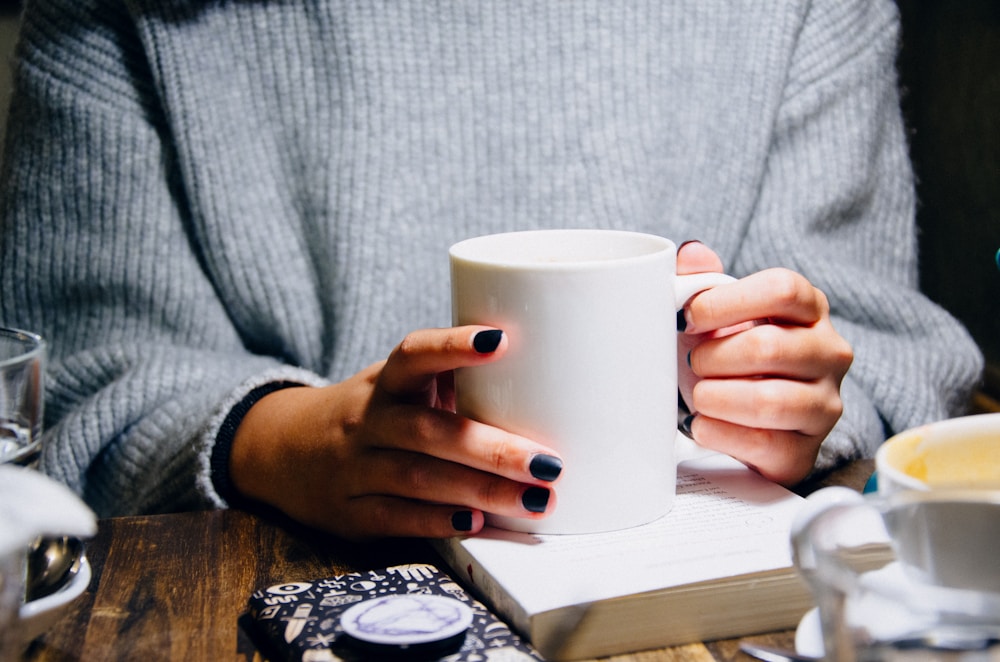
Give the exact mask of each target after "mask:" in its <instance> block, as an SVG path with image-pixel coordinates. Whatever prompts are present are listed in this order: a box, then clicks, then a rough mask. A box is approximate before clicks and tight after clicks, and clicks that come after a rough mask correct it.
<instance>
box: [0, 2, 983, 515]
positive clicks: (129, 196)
mask: <svg viewBox="0 0 1000 662" xmlns="http://www.w3.org/2000/svg"><path fill="white" fill-rule="evenodd" d="M896 40H897V16H896V12H895V8H894V6H893V4H892V3H891V2H889V1H888V0H872V1H868V2H865V1H861V0H857V1H855V0H813V1H811V2H810V1H808V0H781V1H778V0H774V1H767V2H761V1H760V0H746V1H745V2H733V1H723V0H697V1H691V2H673V1H667V0H635V1H630V2H624V1H623V2H618V1H611V0H572V1H570V0H565V1H563V0H497V1H492V0H358V1H349V0H340V1H338V0H254V1H247V2H235V1H233V2H217V1H209V0H202V1H197V0H170V1H161V2H156V1H154V0H128V1H127V2H121V1H115V0H28V2H27V7H26V11H25V16H24V27H23V33H22V37H21V42H20V44H19V47H18V51H17V53H18V58H19V59H18V61H17V63H16V67H17V69H16V89H15V98H14V102H13V105H12V108H11V113H10V125H9V130H8V142H7V145H6V152H5V157H4V161H3V173H2V179H0V186H2V188H0V192H2V232H0V297H2V298H0V322H2V323H4V324H8V325H16V326H20V327H26V328H29V329H33V330H36V331H39V332H41V333H42V334H44V335H45V336H46V337H47V338H48V340H49V341H50V343H51V363H50V367H49V372H48V377H49V382H48V386H47V389H46V393H47V411H46V414H47V415H46V424H47V426H48V436H47V438H46V444H47V445H46V448H45V450H44V457H43V466H44V468H45V470H46V471H48V472H49V473H50V474H52V475H54V476H56V477H57V478H58V479H60V480H62V481H64V482H66V483H67V484H69V485H70V486H71V487H72V488H74V489H75V490H77V491H78V492H79V493H81V494H82V495H83V496H84V497H85V498H86V500H87V501H88V502H89V503H90V504H91V505H92V506H93V507H94V508H95V509H96V510H97V512H98V513H100V514H101V515H112V514H121V513H135V512H151V511H161V510H175V509H180V508H190V507H199V506H207V505H224V501H223V500H222V499H221V498H220V496H219V494H218V493H217V491H216V490H215V488H214V486H213V482H212V480H211V477H210V469H209V458H210V457H211V451H212V448H213V444H214V443H215V440H216V437H217V435H218V432H219V427H220V425H221V424H222V421H223V420H224V419H225V417H226V414H227V413H228V412H229V411H230V410H231V409H232V408H233V406H234V404H235V403H237V402H239V401H240V400H241V399H242V398H243V396H244V395H245V394H247V393H248V392H249V391H250V390H251V389H253V388H255V387H257V386H259V385H261V384H267V383H270V382H273V381H278V380H291V381H295V382H300V383H307V384H322V383H326V382H327V381H329V380H339V379H342V378H344V377H346V376H348V375H350V374H353V373H354V372H355V371H357V370H358V369H359V368H361V367H363V366H366V365H368V364H369V363H371V362H373V361H376V360H379V359H381V358H384V357H385V356H387V354H388V352H389V351H390V350H391V349H392V347H393V346H394V345H395V344H396V343H397V342H398V341H399V340H401V339H402V337H403V336H404V335H405V334H406V333H407V332H408V331H411V330H414V329H417V328H423V327H430V326H447V325H448V324H449V322H450V315H449V303H448V298H449V294H448V293H449V285H448V265H447V249H448V246H449V245H450V244H451V243H452V242H455V241H457V240H460V239H463V238H466V237H469V236H473V235H479V234H484V233H489V232H498V231H505V230H515V229H524V228H535V227H571V226H586V227H591V226H598V227H611V228H626V229H634V230H641V231H647V232H653V233H657V234H662V235H665V236H669V237H671V238H674V239H677V240H685V239H689V238H697V239H700V240H702V241H703V242H705V243H706V244H708V245H709V246H711V247H712V248H714V249H715V250H716V251H718V252H719V254H720V255H721V256H722V258H723V260H724V262H725V263H726V267H727V269H728V270H729V271H730V272H731V273H733V274H735V275H745V274H747V273H750V272H753V271H757V270H760V269H763V268H766V267H772V266H777V265H783V266H787V267H790V268H792V269H795V270H797V271H799V272H801V273H803V274H805V275H806V276H807V277H808V278H809V279H810V280H811V281H812V282H813V283H814V284H815V285H817V286H818V287H820V288H821V289H823V290H824V291H825V292H826V293H827V294H828V296H829V297H830V300H831V304H832V309H833V315H834V324H835V326H836V328H837V330H838V331H839V332H840V333H841V334H842V335H844V336H845V337H846V338H847V339H848V340H849V341H851V343H852V344H853V346H854V348H855V352H856V361H855V364H854V366H853V367H852V369H851V371H850V373H849V375H848V377H847V380H846V382H845V383H844V386H843V395H844V399H845V403H846V412H845V414H844V416H843V418H842V420H841V421H840V423H839V424H838V426H837V427H836V429H835V430H834V431H833V433H832V434H831V435H830V437H829V438H828V439H827V440H826V442H825V443H824V447H823V450H822V453H821V457H820V460H819V463H820V464H819V466H820V467H827V466H830V465H831V464H833V463H834V462H836V461H837V460H838V459H843V458H849V457H857V456H861V455H868V454H871V453H872V451H873V450H874V449H875V447H876V446H877V445H878V444H879V443H880V442H881V441H882V440H883V438H884V435H885V433H886V430H899V429H902V428H906V427H909V426H912V425H915V424H918V423H921V422H924V421H927V420H930V419H937V418H942V417H946V416H949V415H953V414H955V413H957V412H958V411H959V408H960V407H961V405H962V403H963V402H964V399H965V398H966V396H967V395H968V392H969V390H970V387H971V386H972V385H973V384H974V383H975V380H976V379H977V377H978V374H979V370H980V368H981V357H980V355H979V353H978V351H977V349H976V348H975V346H974V345H973V343H972V341H971V340H970V338H969V336H968V335H967V334H966V332H965V331H964V330H963V329H962V328H961V327H960V326H959V325H958V324H957V323H956V322H955V321H954V320H953V319H952V318H951V317H949V316H948V315H947V314H945V313H944V312H943V311H942V310H941V309H939V308H938V307H936V306H935V305H933V304H932V303H930V302H929V301H928V300H927V299H925V298H924V297H923V296H921V295H920V294H919V293H918V291H917V289H916V276H917V271H916V264H917V263H916V254H915V249H916V240H915V229H914V192H913V182H912V176H911V171H910V168H909V165H908V162H907V152H906V143H905V136H904V130H903V126H902V124H901V120H900V114H899V110H898V97H897V89H896V81H895V74H894V69H893V61H894V55H895V49H896Z"/></svg>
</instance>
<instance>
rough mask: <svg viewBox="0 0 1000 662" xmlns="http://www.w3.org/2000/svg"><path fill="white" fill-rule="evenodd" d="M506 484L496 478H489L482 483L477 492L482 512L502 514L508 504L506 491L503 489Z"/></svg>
mask: <svg viewBox="0 0 1000 662" xmlns="http://www.w3.org/2000/svg"><path fill="white" fill-rule="evenodd" d="M506 484H507V483H506V481H503V480H501V479H498V478H490V479H489V480H485V481H483V483H482V485H480V486H479V489H478V491H477V496H478V499H479V502H480V503H481V504H482V509H483V510H487V511H496V512H503V510H504V509H505V508H506V507H507V506H508V505H509V503H510V499H509V498H508V495H507V492H508V491H507V490H505V489H504V487H505V486H506Z"/></svg>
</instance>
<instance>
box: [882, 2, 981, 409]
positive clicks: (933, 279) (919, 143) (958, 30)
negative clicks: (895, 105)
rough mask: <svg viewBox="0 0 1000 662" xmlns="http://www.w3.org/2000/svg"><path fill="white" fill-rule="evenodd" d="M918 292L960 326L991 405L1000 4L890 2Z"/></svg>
mask: <svg viewBox="0 0 1000 662" xmlns="http://www.w3.org/2000/svg"><path fill="white" fill-rule="evenodd" d="M897 5H898V6H899V8H900V12H901V14H902V19H903V46H902V51H901V53H900V57H899V71H900V80H901V84H902V87H903V112H904V114H905V116H906V119H907V124H908V126H909V129H910V153H911V156H912V158H913V164H914V169H915V170H916V173H917V177H918V188H917V191H918V194H919V203H920V206H919V208H918V211H917V219H918V221H919V224H920V228H921V236H920V247H921V253H922V258H921V265H920V286H921V289H922V290H923V291H924V292H926V293H927V295H928V296H930V297H931V298H932V299H934V300H935V301H937V302H938V303H940V304H941V305H942V306H944V307H945V308H947V309H948V310H949V311H951V312H952V313H953V314H954V315H955V316H957V317H958V318H959V319H961V320H962V321H963V322H964V323H965V325H966V326H967V327H968V329H969V331H970V332H971V333H972V335H973V337H974V338H975V339H976V341H977V342H978V343H979V346H980V347H981V348H982V350H983V353H984V354H985V355H986V359H987V363H988V365H987V371H986V379H985V383H984V385H983V390H984V391H985V392H986V394H988V395H989V396H991V397H992V398H993V399H1000V269H998V268H997V263H996V254H997V250H998V249H1000V2H998V1H997V0H951V1H944V0H938V1H934V0H897Z"/></svg>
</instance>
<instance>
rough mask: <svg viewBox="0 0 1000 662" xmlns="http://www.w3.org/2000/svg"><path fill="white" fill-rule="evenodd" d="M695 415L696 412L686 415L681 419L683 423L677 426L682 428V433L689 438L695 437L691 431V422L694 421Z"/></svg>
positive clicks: (679, 428)
mask: <svg viewBox="0 0 1000 662" xmlns="http://www.w3.org/2000/svg"><path fill="white" fill-rule="evenodd" d="M694 417H695V414H690V415H688V416H685V417H684V420H682V421H681V424H680V425H678V426H677V429H678V430H680V431H681V433H682V434H683V435H684V436H685V437H687V438H688V439H694V434H692V432H691V423H693V422H694Z"/></svg>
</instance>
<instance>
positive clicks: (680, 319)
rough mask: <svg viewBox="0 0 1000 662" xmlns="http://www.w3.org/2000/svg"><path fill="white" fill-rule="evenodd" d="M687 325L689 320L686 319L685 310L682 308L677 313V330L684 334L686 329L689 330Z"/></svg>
mask: <svg viewBox="0 0 1000 662" xmlns="http://www.w3.org/2000/svg"><path fill="white" fill-rule="evenodd" d="M687 325H688V321H687V318H686V317H684V309H683V308H681V309H680V310H678V311H677V330H678V331H680V332H682V333H683V332H684V329H686V328H687Z"/></svg>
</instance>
